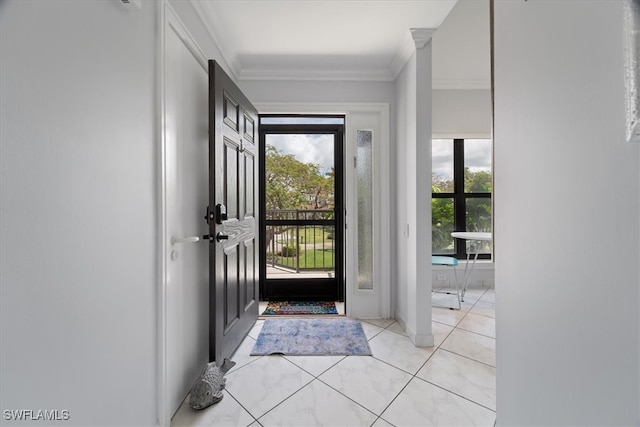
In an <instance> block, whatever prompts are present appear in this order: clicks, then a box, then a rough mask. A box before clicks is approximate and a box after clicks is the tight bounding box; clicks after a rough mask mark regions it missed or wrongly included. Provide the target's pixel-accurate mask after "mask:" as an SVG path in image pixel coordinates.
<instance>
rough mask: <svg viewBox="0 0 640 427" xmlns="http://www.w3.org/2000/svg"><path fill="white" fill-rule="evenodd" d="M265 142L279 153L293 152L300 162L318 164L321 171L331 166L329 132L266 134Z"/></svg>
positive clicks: (331, 143) (330, 139)
mask: <svg viewBox="0 0 640 427" xmlns="http://www.w3.org/2000/svg"><path fill="white" fill-rule="evenodd" d="M266 143H267V145H273V146H274V147H275V148H276V149H277V150H278V151H279V152H280V153H284V154H293V156H294V157H295V158H296V159H297V160H299V161H301V162H302V163H313V164H316V165H319V166H320V171H321V172H328V171H330V170H331V168H332V167H333V162H334V161H333V135H331V134H282V135H279V134H268V135H267V139H266Z"/></svg>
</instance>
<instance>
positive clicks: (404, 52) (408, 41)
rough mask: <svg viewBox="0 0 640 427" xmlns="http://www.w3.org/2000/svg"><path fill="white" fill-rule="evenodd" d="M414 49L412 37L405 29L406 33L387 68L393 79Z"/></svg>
mask: <svg viewBox="0 0 640 427" xmlns="http://www.w3.org/2000/svg"><path fill="white" fill-rule="evenodd" d="M415 51H416V44H415V43H414V42H413V37H411V32H409V31H407V35H406V37H405V39H404V41H403V42H402V46H400V48H399V49H398V52H397V53H396V55H395V56H394V57H393V61H391V65H390V66H389V69H390V71H391V75H392V76H393V80H395V79H396V78H397V77H398V74H400V71H402V69H403V68H404V66H405V64H406V63H407V61H408V60H409V58H411V55H413V53H414V52H415Z"/></svg>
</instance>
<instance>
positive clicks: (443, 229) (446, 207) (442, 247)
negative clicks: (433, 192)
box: [431, 197, 456, 254]
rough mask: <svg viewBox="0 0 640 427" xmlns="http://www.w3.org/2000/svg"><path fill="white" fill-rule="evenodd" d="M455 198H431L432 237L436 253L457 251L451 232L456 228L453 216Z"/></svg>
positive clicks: (433, 250) (433, 249)
mask: <svg viewBox="0 0 640 427" xmlns="http://www.w3.org/2000/svg"><path fill="white" fill-rule="evenodd" d="M453 212H454V211H453V198H452V197H451V198H437V199H436V198H432V199H431V238H432V245H433V248H432V252H433V253H434V254H452V253H454V252H455V247H454V239H453V237H451V233H452V232H453V231H456V230H455V226H454V216H453Z"/></svg>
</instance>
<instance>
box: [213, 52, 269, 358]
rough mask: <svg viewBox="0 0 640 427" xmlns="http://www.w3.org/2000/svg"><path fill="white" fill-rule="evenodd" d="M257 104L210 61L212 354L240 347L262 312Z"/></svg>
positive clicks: (229, 352) (218, 355)
mask: <svg viewBox="0 0 640 427" xmlns="http://www.w3.org/2000/svg"><path fill="white" fill-rule="evenodd" d="M257 127H258V121H257V110H256V109H255V108H254V107H253V105H251V103H250V102H249V100H248V99H247V98H246V97H245V96H244V95H243V93H242V92H241V91H240V89H238V87H237V86H236V85H235V84H234V83H233V81H232V80H231V79H230V78H229V76H227V74H226V73H225V72H224V71H223V70H222V68H221V67H220V65H218V64H217V63H216V62H215V61H209V208H210V212H211V214H210V215H209V236H210V239H211V240H210V242H211V243H210V255H209V269H210V274H209V278H210V279H209V280H210V284H209V292H210V296H209V301H210V314H209V318H210V326H209V327H210V339H209V342H210V344H209V347H210V349H209V358H210V359H211V360H215V361H216V362H217V363H218V364H221V363H222V360H223V359H224V358H225V357H230V356H231V355H232V354H233V352H234V351H235V350H236V349H237V348H238V346H239V345H240V343H241V342H242V340H243V339H244V338H245V336H246V335H247V333H248V332H249V330H250V329H251V328H252V326H253V325H254V323H255V321H256V320H257V318H258V275H257V272H258V259H257V258H258V252H257V240H256V232H257V229H258V227H257V225H258V224H257V214H256V208H257V206H258V203H257V192H256V189H257V188H258V186H257V182H256V179H257V177H258V175H257V166H258V161H257V150H256V142H257V141H256V136H257V131H258V129H257Z"/></svg>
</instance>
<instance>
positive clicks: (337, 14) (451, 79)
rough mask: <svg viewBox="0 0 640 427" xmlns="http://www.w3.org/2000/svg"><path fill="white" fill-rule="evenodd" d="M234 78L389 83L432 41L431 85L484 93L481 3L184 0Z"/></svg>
mask: <svg viewBox="0 0 640 427" xmlns="http://www.w3.org/2000/svg"><path fill="white" fill-rule="evenodd" d="M192 4H193V5H194V7H195V9H196V11H197V12H198V13H199V14H200V16H201V18H202V21H203V23H204V24H205V26H206V27H207V29H208V31H209V32H210V34H211V36H212V37H213V39H214V40H215V42H216V44H217V45H218V47H219V48H220V50H221V51H222V54H223V56H224V59H225V60H226V62H227V63H228V64H229V66H230V67H231V72H232V73H233V74H234V75H235V77H236V78H238V79H240V80H243V79H247V80H250V79H258V80H375V81H392V80H394V79H395V78H396V76H397V75H398V73H399V71H400V70H401V69H402V66H403V65H404V64H405V62H406V60H407V59H408V58H409V55H410V54H411V52H412V50H413V42H412V39H411V36H410V31H409V30H410V29H411V28H428V29H437V31H436V32H435V33H434V35H433V37H432V49H433V80H434V87H442V88H488V87H489V0H458V1H457V2H456V0H323V1H320V0H192Z"/></svg>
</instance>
